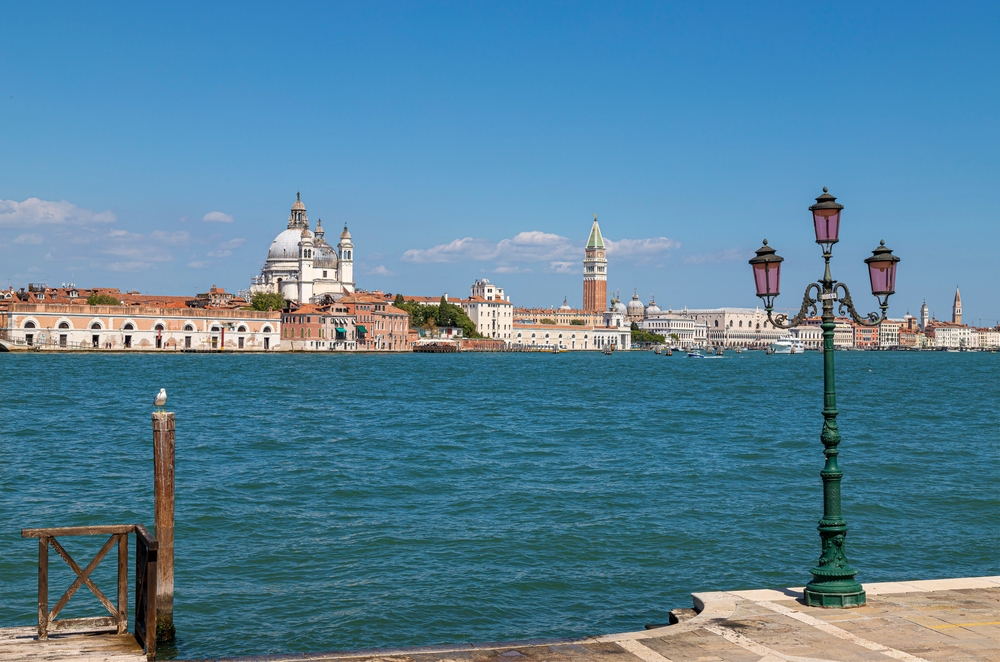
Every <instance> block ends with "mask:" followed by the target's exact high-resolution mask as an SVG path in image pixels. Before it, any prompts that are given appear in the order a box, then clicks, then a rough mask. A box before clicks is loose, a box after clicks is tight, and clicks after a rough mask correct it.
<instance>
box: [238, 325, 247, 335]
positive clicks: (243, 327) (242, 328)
mask: <svg viewBox="0 0 1000 662" xmlns="http://www.w3.org/2000/svg"><path fill="white" fill-rule="evenodd" d="M236 330H237V331H239V332H240V333H246V332H247V328H246V326H244V325H242V324H240V328H238V329H236Z"/></svg>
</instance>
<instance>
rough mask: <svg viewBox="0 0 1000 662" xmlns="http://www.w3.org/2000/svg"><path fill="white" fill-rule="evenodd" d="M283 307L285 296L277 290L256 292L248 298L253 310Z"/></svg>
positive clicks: (279, 308) (280, 308)
mask: <svg viewBox="0 0 1000 662" xmlns="http://www.w3.org/2000/svg"><path fill="white" fill-rule="evenodd" d="M284 307H285V297H283V296H281V295H280V294H278V293H277V292H257V293H255V294H254V295H253V296H252V297H251V298H250V308H252V309H253V310H282V309H283V308H284Z"/></svg>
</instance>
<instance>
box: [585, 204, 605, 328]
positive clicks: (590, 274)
mask: <svg viewBox="0 0 1000 662" xmlns="http://www.w3.org/2000/svg"><path fill="white" fill-rule="evenodd" d="M605 254H606V251H605V248H604V237H602V236H601V226H600V225H598V224H597V214H594V225H593V226H592V227H591V228H590V238H589V239H587V251H586V256H585V257H584V258H583V309H584V310H589V311H595V312H601V311H603V310H604V309H605V308H606V307H607V289H608V258H607V257H605Z"/></svg>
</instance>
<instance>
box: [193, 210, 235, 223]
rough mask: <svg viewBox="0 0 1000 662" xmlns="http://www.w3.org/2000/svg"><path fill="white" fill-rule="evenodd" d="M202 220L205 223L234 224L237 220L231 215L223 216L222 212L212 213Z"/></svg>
mask: <svg viewBox="0 0 1000 662" xmlns="http://www.w3.org/2000/svg"><path fill="white" fill-rule="evenodd" d="M201 220H202V221H204V222H205V223H232V222H233V221H234V220H236V219H234V218H233V217H232V216H231V215H229V214H223V213H222V212H221V211H210V212H208V213H207V214H205V215H204V216H202V217H201Z"/></svg>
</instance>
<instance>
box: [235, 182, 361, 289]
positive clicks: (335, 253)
mask: <svg viewBox="0 0 1000 662" xmlns="http://www.w3.org/2000/svg"><path fill="white" fill-rule="evenodd" d="M295 198H296V199H295V203H294V204H293V205H292V210H291V213H290V214H289V215H288V227H287V229H285V230H284V231H283V232H282V233H281V234H279V235H278V236H277V237H275V238H274V241H272V242H271V247H270V248H269V249H268V251H267V260H266V261H265V262H264V268H263V269H261V272H260V275H259V276H256V277H254V278H253V279H252V281H251V283H250V292H251V294H256V293H258V292H267V293H274V292H276V293H279V294H281V295H282V296H283V297H284V298H285V300H286V301H294V302H296V303H299V304H304V303H318V302H322V301H326V300H329V299H334V300H336V299H340V298H341V297H342V296H344V295H345V294H351V293H353V292H354V244H353V243H352V242H351V233H350V232H349V231H348V230H347V225H346V224H345V225H344V231H343V232H341V233H340V240H339V241H338V242H337V245H336V247H334V246H331V245H330V244H329V243H327V241H326V233H325V231H324V230H323V221H322V219H320V220H318V221H317V222H316V231H315V232H312V231H311V230H310V229H309V217H308V216H307V215H306V206H305V205H304V204H303V203H302V198H301V196H300V195H299V194H296V195H295Z"/></svg>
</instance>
